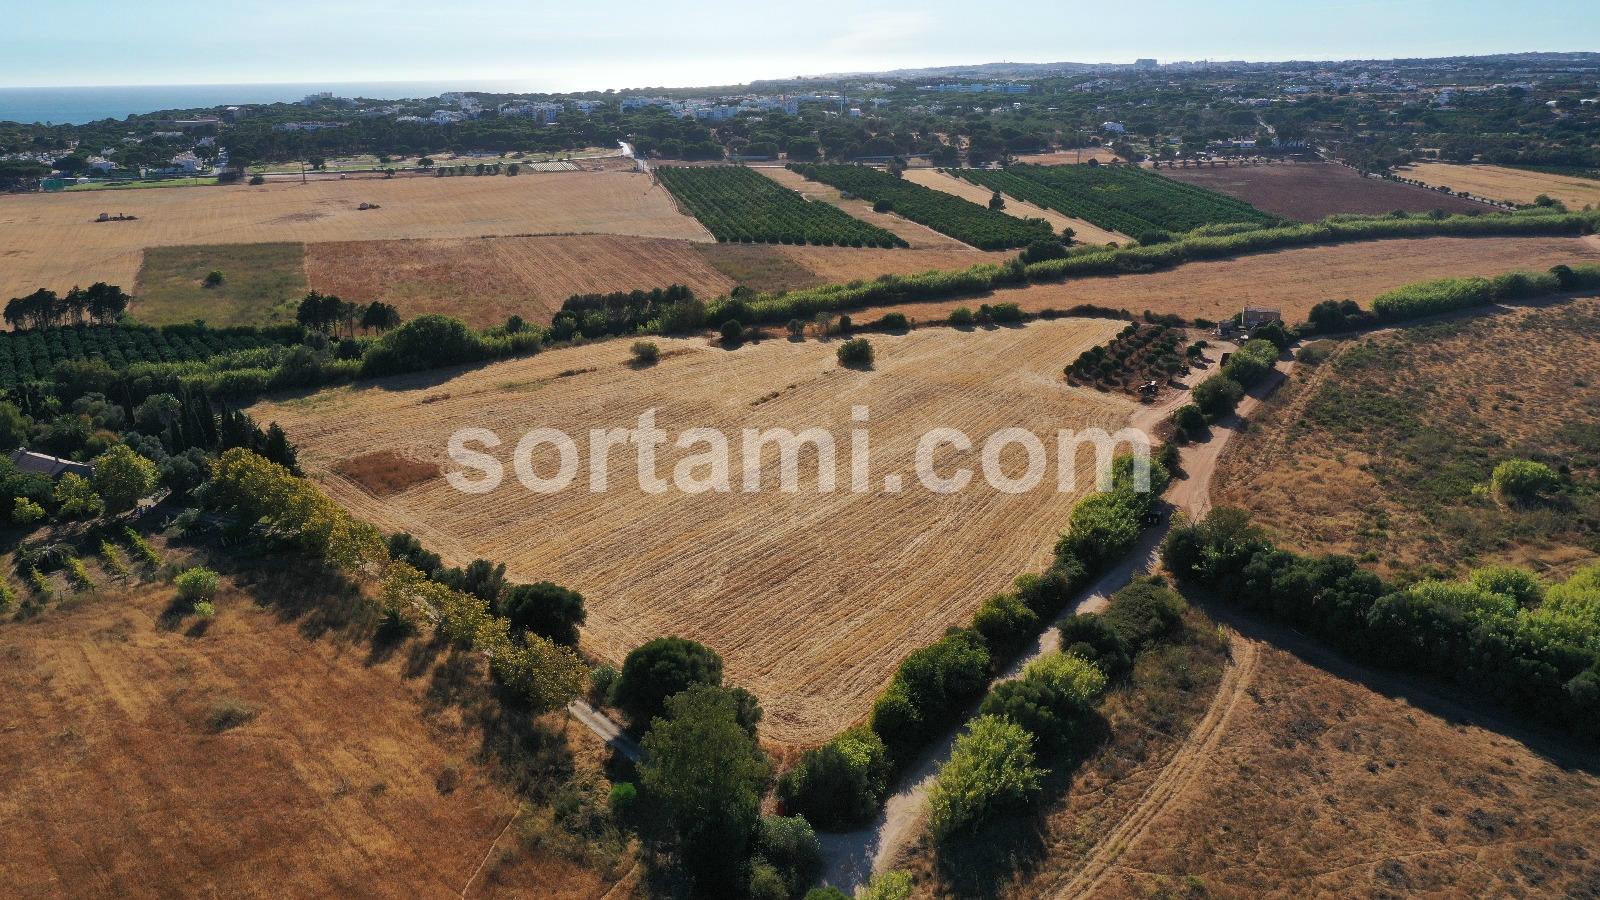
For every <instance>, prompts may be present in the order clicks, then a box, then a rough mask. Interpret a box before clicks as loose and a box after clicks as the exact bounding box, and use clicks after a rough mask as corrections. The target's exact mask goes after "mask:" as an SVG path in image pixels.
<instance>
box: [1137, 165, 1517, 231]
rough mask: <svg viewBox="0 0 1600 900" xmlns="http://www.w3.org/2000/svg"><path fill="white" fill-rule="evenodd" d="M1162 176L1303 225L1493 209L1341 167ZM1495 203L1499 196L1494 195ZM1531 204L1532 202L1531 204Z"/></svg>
mask: <svg viewBox="0 0 1600 900" xmlns="http://www.w3.org/2000/svg"><path fill="white" fill-rule="evenodd" d="M1161 174H1162V175H1165V176H1167V177H1168V178H1172V179H1175V180H1177V181H1183V182H1187V183H1188V184H1193V185H1196V186H1198V187H1203V188H1207V189H1209V190H1213V191H1217V192H1218V193H1222V194H1227V195H1228V196H1230V197H1237V198H1239V199H1240V200H1243V201H1245V202H1246V203H1249V204H1251V205H1252V206H1255V207H1256V208H1257V209H1263V210H1266V211H1267V212H1269V213H1273V214H1274V215H1279V216H1283V217H1284V218H1288V219H1297V220H1299V221H1301V222H1315V221H1317V220H1319V219H1321V218H1322V217H1323V216H1331V215H1334V214H1336V213H1365V214H1369V215H1378V214H1382V213H1387V212H1392V211H1394V210H1396V209H1403V210H1405V211H1406V212H1427V211H1429V210H1434V209H1442V210H1444V211H1445V212H1484V211H1486V210H1488V209H1489V207H1486V206H1484V205H1483V204H1482V203H1475V202H1473V201H1471V200H1465V199H1462V198H1460V197H1452V196H1450V195H1448V194H1443V193H1440V192H1438V191H1430V190H1426V189H1424V188H1419V187H1415V186H1412V185H1409V184H1398V183H1396V182H1393V181H1385V180H1383V179H1381V178H1366V177H1363V176H1362V175H1361V174H1360V173H1358V172H1357V171H1355V170H1354V169H1351V168H1349V167H1347V166H1341V165H1338V164H1336V163H1324V162H1311V163H1279V164H1275V165H1270V166H1234V167H1229V168H1211V167H1207V168H1204V169H1201V168H1190V169H1184V168H1177V169H1174V168H1171V167H1166V168H1163V169H1162V170H1161ZM1489 196H1491V197H1495V196H1498V195H1494V194H1491V195H1489ZM1530 199H1531V198H1530Z"/></svg>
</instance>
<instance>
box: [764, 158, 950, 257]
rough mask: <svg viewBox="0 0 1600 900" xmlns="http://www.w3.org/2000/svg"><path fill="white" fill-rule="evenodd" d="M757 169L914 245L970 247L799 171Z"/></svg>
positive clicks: (937, 247) (769, 168)
mask: <svg viewBox="0 0 1600 900" xmlns="http://www.w3.org/2000/svg"><path fill="white" fill-rule="evenodd" d="M756 171H757V172H760V173H761V174H763V175H765V176H767V177H768V178H771V179H772V180H773V181H776V182H777V183H779V184H781V185H783V186H784V187H786V188H788V189H790V190H792V191H799V192H800V193H801V194H802V195H804V196H805V197H806V199H808V200H821V201H823V202H825V203H832V204H833V205H834V206H837V207H839V208H840V209H842V210H844V211H845V212H847V213H849V214H850V215H852V216H854V217H855V218H857V219H860V220H861V221H863V222H866V223H868V224H869V225H876V226H878V227H879V228H882V229H884V230H885V231H889V232H893V233H894V234H897V235H899V236H900V237H902V238H904V239H905V241H906V243H908V244H910V245H911V246H912V247H913V248H914V249H929V250H972V249H974V248H972V247H968V246H967V245H966V244H963V243H961V242H960V241H958V240H956V239H955V238H953V237H950V236H948V235H943V234H940V233H939V232H937V231H934V230H933V229H932V228H929V227H927V226H926V225H918V224H917V223H916V222H913V221H911V220H910V219H905V218H901V217H900V216H897V215H895V214H894V213H881V212H874V211H873V209H872V204H871V203H868V202H867V201H865V200H856V199H854V198H852V199H848V200H847V199H845V197H844V195H843V194H841V193H840V192H839V189H838V188H836V187H833V186H831V185H826V184H823V183H822V182H820V181H810V180H808V179H806V178H805V176H803V175H798V174H796V173H794V172H791V171H789V170H788V169H784V168H780V167H776V166H763V167H761V168H758V169H756Z"/></svg>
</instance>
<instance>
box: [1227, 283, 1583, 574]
mask: <svg viewBox="0 0 1600 900" xmlns="http://www.w3.org/2000/svg"><path fill="white" fill-rule="evenodd" d="M1317 353H1318V355H1324V354H1329V353H1331V354H1333V355H1332V358H1331V359H1330V360H1329V361H1327V362H1323V363H1321V364H1320V365H1318V366H1317V367H1316V368H1315V369H1314V370H1313V373H1314V374H1312V376H1311V377H1310V378H1309V379H1296V380H1295V382H1294V383H1293V384H1291V385H1289V386H1288V388H1287V390H1285V391H1283V392H1282V393H1281V394H1280V395H1279V396H1275V397H1274V398H1273V400H1272V401H1271V402H1270V403H1268V404H1267V405H1266V406H1265V407H1264V414H1265V415H1264V418H1263V419H1262V423H1261V424H1262V427H1261V428H1252V429H1250V431H1249V432H1247V433H1245V434H1242V435H1240V436H1239V438H1240V440H1239V443H1237V444H1230V445H1229V447H1228V452H1227V454H1226V455H1225V457H1224V460H1223V465H1222V470H1221V471H1220V472H1219V475H1218V479H1219V481H1218V483H1219V484H1221V485H1222V486H1223V493H1222V496H1221V497H1220V498H1219V499H1218V503H1219V504H1223V503H1225V504H1227V505H1232V506H1239V507H1242V508H1245V509H1248V510H1250V511H1251V512H1252V513H1253V514H1254V516H1255V519H1256V521H1258V522H1260V523H1261V524H1263V525H1265V526H1267V527H1268V528H1269V529H1271V531H1272V532H1273V534H1274V536H1275V537H1276V538H1277V539H1278V540H1279V542H1280V543H1281V544H1282V545H1283V546H1284V547H1286V548H1288V549H1294V550H1299V551H1302V552H1318V553H1321V552H1336V553H1346V554H1350V555H1352V556H1357V557H1363V556H1364V557H1365V558H1366V559H1368V560H1370V561H1373V562H1378V563H1381V565H1382V566H1383V567H1384V574H1386V575H1395V574H1400V573H1402V572H1405V571H1408V570H1409V571H1419V570H1422V569H1423V568H1424V567H1429V568H1438V567H1441V566H1443V567H1449V566H1452V565H1453V566H1456V567H1459V569H1460V570H1465V569H1467V568H1472V567H1475V566H1481V565H1486V564H1491V563H1510V564H1515V565H1524V566H1529V567H1531V568H1533V569H1534V570H1536V571H1540V572H1544V573H1546V574H1547V576H1548V577H1551V578H1560V577H1565V575H1567V574H1569V573H1570V571H1571V569H1572V568H1574V567H1575V566H1577V565H1580V564H1582V563H1584V562H1587V561H1591V560H1593V559H1594V558H1595V556H1596V554H1600V544H1596V542H1595V539H1594V534H1595V532H1596V530H1597V529H1600V503H1597V500H1596V497H1597V495H1600V428H1597V427H1596V425H1595V422H1596V421H1597V420H1600V300H1595V299H1582V300H1575V301H1572V302H1569V303H1565V304H1560V305H1555V306H1547V307H1535V308H1523V309H1512V310H1504V311H1500V312H1498V313H1495V314H1491V315H1479V316H1473V317H1467V318H1464V319H1461V320H1458V321H1454V322H1447V323H1444V324H1437V325H1426V326H1413V327H1410V328H1404V329H1396V330H1394V331H1392V332H1387V333H1384V334H1381V335H1378V336H1375V337H1370V338H1366V339H1362V340H1359V341H1350V342H1345V343H1342V344H1333V343H1331V342H1329V343H1325V344H1323V345H1321V346H1320V347H1319V349H1318V351H1317ZM1510 458H1522V459H1534V460H1544V461H1549V462H1552V463H1554V462H1558V461H1559V463H1560V464H1561V468H1562V469H1563V470H1564V475H1563V478H1562V480H1563V482H1564V483H1565V484H1564V486H1563V487H1562V488H1561V491H1560V496H1559V497H1556V498H1554V499H1553V501H1552V502H1551V503H1533V504H1523V503H1501V502H1498V501H1497V500H1496V499H1494V498H1492V497H1485V496H1480V495H1479V493H1478V492H1477V491H1475V488H1477V487H1478V486H1480V485H1487V484H1488V483H1489V482H1490V479H1491V475H1492V472H1493V470H1494V468H1495V467H1496V466H1497V465H1498V464H1499V463H1501V462H1503V461H1505V460H1507V459H1510ZM1453 574H1461V571H1457V572H1454V573H1453Z"/></svg>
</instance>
